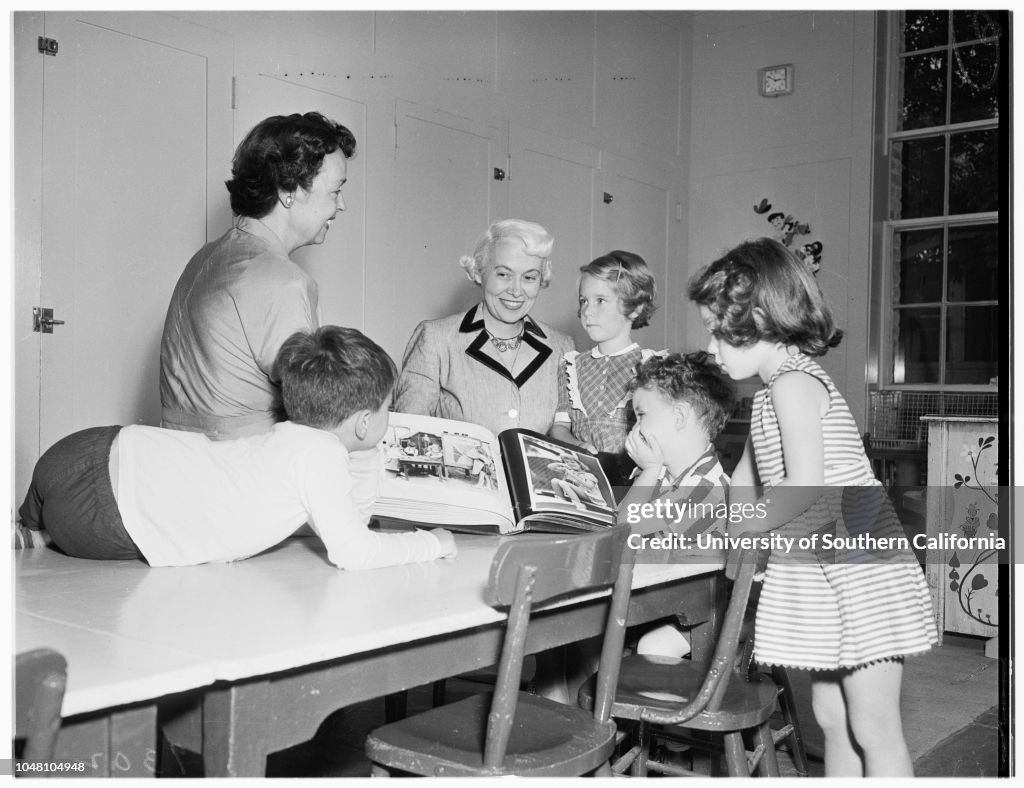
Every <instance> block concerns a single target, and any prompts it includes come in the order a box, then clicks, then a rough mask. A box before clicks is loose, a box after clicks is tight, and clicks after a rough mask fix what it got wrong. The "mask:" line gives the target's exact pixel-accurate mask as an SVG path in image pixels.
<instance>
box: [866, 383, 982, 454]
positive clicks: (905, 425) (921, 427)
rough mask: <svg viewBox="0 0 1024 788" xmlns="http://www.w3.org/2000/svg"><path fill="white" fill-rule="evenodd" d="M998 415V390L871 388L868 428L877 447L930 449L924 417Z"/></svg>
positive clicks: (872, 445) (872, 442)
mask: <svg viewBox="0 0 1024 788" xmlns="http://www.w3.org/2000/svg"><path fill="white" fill-rule="evenodd" d="M925 415H928V416H998V415H999V395H998V393H996V392H992V393H984V394H964V393H953V392H921V391H872V392H869V395H868V427H867V431H868V434H869V435H870V441H871V447H872V448H875V449H927V448H928V430H927V426H926V425H925V424H924V423H923V422H922V421H921V417H922V416H925Z"/></svg>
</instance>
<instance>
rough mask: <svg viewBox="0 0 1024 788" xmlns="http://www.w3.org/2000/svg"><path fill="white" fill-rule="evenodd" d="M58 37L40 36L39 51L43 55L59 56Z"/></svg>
mask: <svg viewBox="0 0 1024 788" xmlns="http://www.w3.org/2000/svg"><path fill="white" fill-rule="evenodd" d="M57 46H58V44H57V39H56V38H47V37H46V36H39V53H40V54H42V55H53V56H54V57H57Z"/></svg>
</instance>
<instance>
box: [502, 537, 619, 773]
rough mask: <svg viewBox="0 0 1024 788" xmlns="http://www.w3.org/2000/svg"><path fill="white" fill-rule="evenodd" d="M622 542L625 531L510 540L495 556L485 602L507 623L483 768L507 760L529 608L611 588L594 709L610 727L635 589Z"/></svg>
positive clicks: (517, 698) (597, 715) (524, 647)
mask: <svg viewBox="0 0 1024 788" xmlns="http://www.w3.org/2000/svg"><path fill="white" fill-rule="evenodd" d="M628 536H629V527H628V526H616V527H613V528H608V529H607V530H603V531H600V532H597V533H590V534H583V535H566V536H561V535H559V536H543V537H533V536H532V535H527V536H524V537H515V538H513V539H510V540H509V541H507V542H505V543H504V544H502V545H501V546H500V547H499V548H498V552H497V554H496V555H495V556H494V561H493V562H492V563H491V574H490V579H489V580H488V583H487V591H486V594H485V599H486V601H487V604H489V605H491V606H493V607H499V608H505V607H507V608H508V621H507V623H506V629H505V640H504V643H503V645H502V650H501V661H500V662H499V664H498V677H497V681H496V683H495V687H494V698H493V700H492V702H491V711H490V715H489V717H488V723H487V736H486V741H485V744H484V765H485V766H488V767H498V766H500V765H501V764H502V762H503V761H504V760H505V753H506V751H507V748H508V741H509V737H510V735H511V733H512V726H513V724H514V721H515V711H516V704H517V703H518V700H519V682H520V678H521V675H522V670H523V657H524V654H525V649H526V633H527V627H528V625H529V623H530V614H531V612H532V609H533V607H534V606H536V605H539V604H543V603H545V602H554V601H556V600H559V599H562V600H566V599H571V598H573V597H576V596H579V595H582V594H586V593H590V592H594V591H599V590H603V589H607V588H608V587H609V586H612V587H613V590H612V598H611V606H610V608H609V612H608V618H607V621H606V625H605V637H604V644H603V646H602V649H601V662H600V666H599V668H598V686H597V697H596V699H595V703H594V716H595V717H597V718H598V719H601V720H607V719H608V715H609V712H610V710H611V702H612V699H613V697H614V693H615V686H616V685H617V684H618V677H619V666H620V663H621V660H622V647H623V642H624V640H625V634H626V612H627V610H628V607H629V595H630V591H631V588H632V582H633V557H634V551H633V550H631V549H630V548H629V547H628V546H627V545H626V538H627V537H628Z"/></svg>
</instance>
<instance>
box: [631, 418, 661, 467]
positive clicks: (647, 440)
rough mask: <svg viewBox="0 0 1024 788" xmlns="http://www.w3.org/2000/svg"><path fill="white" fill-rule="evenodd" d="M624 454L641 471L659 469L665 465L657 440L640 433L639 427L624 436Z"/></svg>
mask: <svg viewBox="0 0 1024 788" xmlns="http://www.w3.org/2000/svg"><path fill="white" fill-rule="evenodd" d="M626 453H627V454H628V455H629V458H630V459H631V460H633V462H635V463H636V464H637V467H638V468H640V470H642V471H643V470H649V469H651V468H660V467H661V466H662V465H664V464H665V454H664V452H663V451H662V449H661V444H659V443H658V439H657V438H656V437H654V436H653V435H650V436H648V435H645V434H644V433H642V432H640V428H639V426H637V427H633V429H632V430H630V432H629V435H627V436H626Z"/></svg>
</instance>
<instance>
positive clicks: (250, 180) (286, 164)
mask: <svg viewBox="0 0 1024 788" xmlns="http://www.w3.org/2000/svg"><path fill="white" fill-rule="evenodd" d="M336 150H340V151H341V152H342V155H344V156H345V158H346V159H351V158H352V156H353V155H354V154H355V151H356V138H355V137H354V136H352V132H351V131H349V130H348V129H347V128H345V127H344V126H342V125H341V124H340V123H335V122H334V121H332V120H329V119H328V118H325V117H324V116H323V115H321V114H320V113H319V112H307V113H306V114H305V115H300V114H298V113H295V114H294V115H274V116H273V117H270V118H267V119H266V120H263V121H260V122H259V123H257V124H256V126H254V127H253V129H252V130H251V131H250V132H249V133H248V134H246V135H245V139H243V140H242V141H241V142H240V143H239V145H238V148H237V149H236V150H235V158H234V159H233V160H232V163H231V180H229V181H226V182H225V185H226V186H227V187H228V193H229V194H230V195H231V210H232V211H234V213H235V214H236V215H237V216H249V217H251V218H253V219H261V218H263V217H264V216H266V215H267V214H268V213H270V211H271V210H272V209H273V207H274V203H275V202H277V195H278V192H279V191H285V192H293V191H295V190H296V189H298V188H299V187H300V186H301V187H302V188H303V189H309V188H310V187H311V186H312V185H313V179H314V178H315V177H316V175H317V173H318V172H320V168H321V167H322V166H323V162H324V156H327V155H329V154H331V153H334V152H335V151H336Z"/></svg>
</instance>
